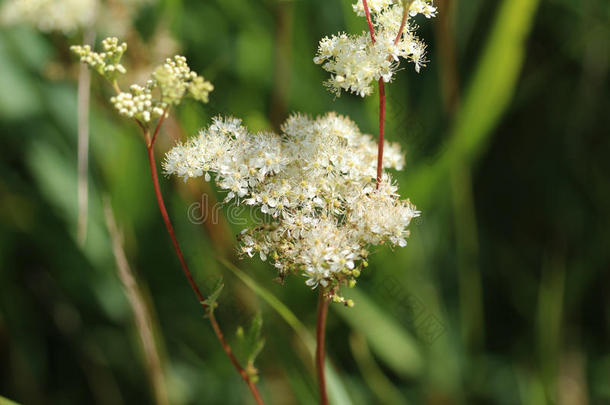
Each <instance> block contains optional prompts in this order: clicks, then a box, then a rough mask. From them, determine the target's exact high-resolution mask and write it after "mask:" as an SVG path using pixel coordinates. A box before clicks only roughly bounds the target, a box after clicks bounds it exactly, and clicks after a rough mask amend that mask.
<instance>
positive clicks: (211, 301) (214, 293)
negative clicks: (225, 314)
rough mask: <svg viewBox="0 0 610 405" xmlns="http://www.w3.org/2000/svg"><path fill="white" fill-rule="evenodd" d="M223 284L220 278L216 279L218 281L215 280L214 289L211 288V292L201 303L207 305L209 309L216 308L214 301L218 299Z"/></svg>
mask: <svg viewBox="0 0 610 405" xmlns="http://www.w3.org/2000/svg"><path fill="white" fill-rule="evenodd" d="M224 286H225V285H224V283H223V282H222V278H221V279H218V281H217V282H216V285H215V286H214V289H213V290H212V293H211V294H210V295H208V298H206V299H205V300H203V304H204V305H207V307H208V308H209V310H210V311H213V310H214V308H216V301H217V300H218V297H219V296H220V293H221V291H222V289H223V288H224Z"/></svg>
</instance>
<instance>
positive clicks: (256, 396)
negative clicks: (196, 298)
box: [208, 311, 264, 405]
mask: <svg viewBox="0 0 610 405" xmlns="http://www.w3.org/2000/svg"><path fill="white" fill-rule="evenodd" d="M208 317H209V318H210V323H211V324H212V328H214V332H216V336H217V337H218V340H219V341H220V344H221V345H222V348H223V349H224V351H225V353H226V354H227V356H228V357H229V360H231V363H233V366H234V367H235V368H236V369H237V371H238V372H239V375H240V376H241V378H242V379H243V380H244V381H245V382H246V384H248V388H250V391H251V392H252V396H253V397H254V400H255V401H256V403H257V404H258V405H264V403H263V399H262V398H261V396H260V394H259V393H258V388H256V385H254V382H252V379H251V378H250V376H249V375H248V373H247V372H246V370H244V369H243V367H242V366H241V365H240V364H239V361H237V359H236V358H235V355H234V354H233V351H232V350H231V346H229V344H228V343H227V341H226V339H225V337H224V335H223V334H222V331H221V330H220V326H219V325H218V322H217V321H216V318H215V317H214V311H209V314H208Z"/></svg>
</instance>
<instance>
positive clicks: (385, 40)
mask: <svg viewBox="0 0 610 405" xmlns="http://www.w3.org/2000/svg"><path fill="white" fill-rule="evenodd" d="M402 3H403V2H402V1H393V0H372V1H369V2H368V5H369V10H370V12H371V18H372V21H373V25H374V28H375V42H373V41H372V40H371V38H370V35H369V33H368V32H366V31H363V32H361V33H360V34H357V35H351V34H346V33H339V34H336V35H332V36H330V37H324V38H323V39H322V40H321V41H320V43H319V46H318V51H317V54H316V56H315V58H314V62H315V63H317V64H320V65H322V68H323V69H324V70H326V71H328V72H329V73H330V74H331V77H330V78H329V79H328V80H327V81H326V82H325V85H326V86H327V87H328V88H329V89H330V90H331V91H332V92H333V93H335V95H337V96H339V95H341V92H342V91H349V92H352V93H355V94H358V95H360V96H362V97H364V96H367V95H369V94H371V93H372V92H373V89H374V86H375V83H376V82H377V81H378V80H379V79H383V81H384V82H386V83H387V82H390V81H392V79H393V77H394V73H395V72H396V70H397V68H398V65H399V63H400V59H401V58H403V59H406V60H408V61H410V62H413V64H414V65H415V70H416V71H417V72H420V69H421V67H423V66H425V64H426V62H427V61H426V58H425V49H426V45H425V44H424V43H423V42H422V41H421V40H420V39H418V38H417V36H416V35H415V29H416V28H417V27H416V26H415V25H413V24H411V18H412V17H415V16H416V15H418V14H423V15H425V16H426V17H427V18H431V17H434V16H435V15H436V8H435V7H434V6H433V5H432V4H431V3H430V2H428V1H424V0H415V1H413V2H411V3H409V13H408V18H407V22H406V24H405V26H404V28H403V30H402V32H399V30H400V27H401V22H402V16H403V6H402ZM353 8H354V11H355V12H356V14H358V15H360V16H364V15H365V14H364V7H363V4H362V0H359V1H358V2H357V3H356V4H354V5H353ZM397 38H398V39H397Z"/></svg>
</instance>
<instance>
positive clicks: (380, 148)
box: [362, 0, 406, 189]
mask: <svg viewBox="0 0 610 405" xmlns="http://www.w3.org/2000/svg"><path fill="white" fill-rule="evenodd" d="M362 5H363V7H364V14H365V15H366V21H367V22H368V25H369V34H370V35H371V41H373V43H375V29H374V28H373V21H372V20H371V12H370V10H369V5H368V3H367V1H366V0H362ZM403 19H404V12H403ZM405 21H406V19H405ZM402 28H404V25H402ZM402 28H401V30H400V32H402ZM400 32H399V35H400ZM399 38H400V37H399ZM378 84H379V139H378V141H377V180H376V184H375V187H376V188H377V189H379V183H380V182H381V172H382V170H383V139H384V136H385V86H384V85H383V78H382V77H380V78H379V82H378Z"/></svg>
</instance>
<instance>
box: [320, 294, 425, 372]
mask: <svg viewBox="0 0 610 405" xmlns="http://www.w3.org/2000/svg"><path fill="white" fill-rule="evenodd" d="M345 296H346V297H349V298H351V299H353V300H354V302H355V303H356V306H357V307H358V308H357V310H354V309H351V308H346V307H343V306H339V305H333V306H332V308H333V310H334V312H335V313H336V314H338V315H339V316H340V317H341V318H343V320H344V321H345V322H347V323H348V324H349V325H350V326H351V327H352V328H353V329H354V330H356V331H358V332H360V333H361V334H362V335H363V336H364V337H365V338H366V340H367V341H368V342H369V344H370V346H371V349H372V350H373V352H374V353H375V354H376V355H377V356H378V357H379V359H380V360H382V361H383V362H384V363H385V364H386V365H388V366H389V367H391V368H392V370H394V371H395V372H396V373H398V374H400V375H402V376H403V377H408V376H413V375H416V374H418V373H419V372H420V371H421V366H422V358H421V355H420V352H419V349H418V347H417V344H416V343H415V339H414V338H413V337H412V336H411V335H410V334H409V332H408V331H407V330H405V329H404V328H403V327H402V326H401V325H400V324H399V323H398V322H397V321H396V320H395V319H393V318H391V317H389V316H388V315H387V314H386V312H385V311H383V310H382V309H381V308H380V307H378V306H377V305H376V304H375V303H374V302H373V301H372V300H371V299H370V298H368V297H367V296H366V294H364V293H363V292H362V291H360V290H358V289H351V290H349V291H346V293H345Z"/></svg>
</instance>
